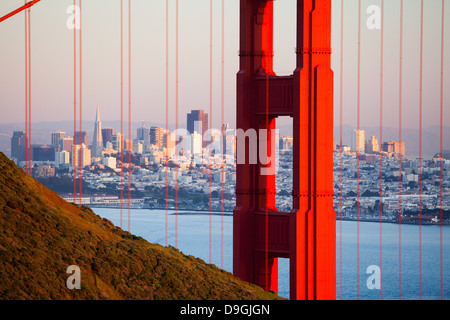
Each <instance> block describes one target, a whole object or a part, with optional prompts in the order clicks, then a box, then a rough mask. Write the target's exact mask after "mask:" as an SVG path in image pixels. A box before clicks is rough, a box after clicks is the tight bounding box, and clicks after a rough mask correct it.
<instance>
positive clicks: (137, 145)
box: [133, 139, 144, 154]
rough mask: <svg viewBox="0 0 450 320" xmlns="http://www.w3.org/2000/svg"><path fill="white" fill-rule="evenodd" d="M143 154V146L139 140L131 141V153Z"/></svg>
mask: <svg viewBox="0 0 450 320" xmlns="http://www.w3.org/2000/svg"><path fill="white" fill-rule="evenodd" d="M143 152H144V144H143V142H142V140H140V139H134V140H133V153H139V154H142V153H143Z"/></svg>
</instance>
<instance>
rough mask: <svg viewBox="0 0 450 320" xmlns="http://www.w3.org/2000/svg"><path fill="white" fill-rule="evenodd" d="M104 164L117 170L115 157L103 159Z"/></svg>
mask: <svg viewBox="0 0 450 320" xmlns="http://www.w3.org/2000/svg"><path fill="white" fill-rule="evenodd" d="M102 164H103V165H105V166H106V167H109V168H111V169H116V168H117V159H116V158H114V157H106V158H103V159H102Z"/></svg>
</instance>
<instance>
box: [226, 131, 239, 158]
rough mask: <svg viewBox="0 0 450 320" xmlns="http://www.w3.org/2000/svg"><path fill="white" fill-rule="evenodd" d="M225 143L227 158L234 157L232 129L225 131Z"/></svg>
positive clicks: (233, 133)
mask: <svg viewBox="0 0 450 320" xmlns="http://www.w3.org/2000/svg"><path fill="white" fill-rule="evenodd" d="M225 141H226V143H225V148H224V149H225V153H226V154H227V155H229V156H234V154H235V152H236V132H235V130H234V129H227V131H226V132H225Z"/></svg>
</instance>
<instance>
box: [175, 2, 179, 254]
mask: <svg viewBox="0 0 450 320" xmlns="http://www.w3.org/2000/svg"><path fill="white" fill-rule="evenodd" d="M178 45H179V43H178V0H176V49H175V51H176V58H175V59H176V62H175V64H176V70H175V73H176V75H175V77H176V80H175V82H176V84H175V86H176V89H175V90H176V94H175V96H176V97H175V100H176V101H175V109H176V110H175V118H176V119H175V146H174V149H175V248H178V148H177V142H178V98H179V96H178V80H179V78H178V71H179V70H178V58H179V57H178V49H179V48H178Z"/></svg>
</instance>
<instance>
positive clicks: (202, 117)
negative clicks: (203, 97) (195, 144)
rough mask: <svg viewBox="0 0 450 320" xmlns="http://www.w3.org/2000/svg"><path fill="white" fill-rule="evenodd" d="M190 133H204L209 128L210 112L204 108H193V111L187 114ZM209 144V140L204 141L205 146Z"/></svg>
mask: <svg viewBox="0 0 450 320" xmlns="http://www.w3.org/2000/svg"><path fill="white" fill-rule="evenodd" d="M186 129H187V130H188V131H189V133H191V134H192V133H194V131H197V132H198V133H200V134H201V135H202V137H203V136H204V134H205V131H206V130H208V114H207V113H205V112H204V111H203V110H192V111H191V113H188V114H187V128H186ZM207 145H208V141H203V147H206V146H207Z"/></svg>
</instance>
